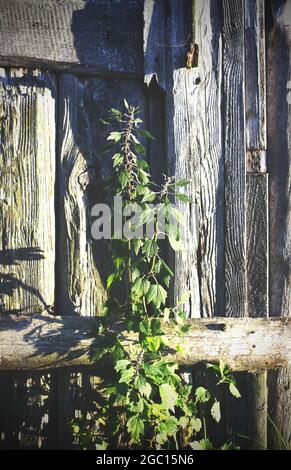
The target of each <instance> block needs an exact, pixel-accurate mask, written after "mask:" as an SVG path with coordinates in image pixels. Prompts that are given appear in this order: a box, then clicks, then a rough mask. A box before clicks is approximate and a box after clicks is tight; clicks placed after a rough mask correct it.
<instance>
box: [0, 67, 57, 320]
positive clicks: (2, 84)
mask: <svg viewBox="0 0 291 470" xmlns="http://www.w3.org/2000/svg"><path fill="white" fill-rule="evenodd" d="M0 93H1V102H0V103H1V104H0V117H1V121H0V126H1V137H0V139H1V158H0V208H1V219H0V233H1V237H0V270H1V274H0V311H1V310H2V311H7V310H8V311H18V312H25V313H28V312H36V311H39V312H41V311H43V310H46V309H48V308H51V307H52V306H53V304H54V291H55V275H54V266H55V208H54V204H55V195H54V187H55V132H56V121H55V104H56V83H55V78H54V76H53V75H51V74H48V73H42V72H40V71H38V70H35V71H33V72H32V71H30V72H25V71H23V70H21V69H12V70H10V71H7V72H5V71H3V70H2V74H1V79H0Z"/></svg>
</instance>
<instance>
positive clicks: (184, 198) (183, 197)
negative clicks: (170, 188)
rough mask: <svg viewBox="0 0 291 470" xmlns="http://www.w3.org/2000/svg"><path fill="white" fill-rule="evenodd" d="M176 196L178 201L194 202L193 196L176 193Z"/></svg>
mask: <svg viewBox="0 0 291 470" xmlns="http://www.w3.org/2000/svg"><path fill="white" fill-rule="evenodd" d="M175 197H176V198H177V199H178V201H181V202H193V200H192V198H191V197H189V196H187V195H186V194H181V193H175Z"/></svg>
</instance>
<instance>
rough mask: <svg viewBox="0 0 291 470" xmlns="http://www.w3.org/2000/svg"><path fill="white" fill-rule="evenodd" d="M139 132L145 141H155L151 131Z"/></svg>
mask: <svg viewBox="0 0 291 470" xmlns="http://www.w3.org/2000/svg"><path fill="white" fill-rule="evenodd" d="M137 132H138V134H139V135H140V136H141V137H144V138H145V139H151V140H154V137H153V136H152V134H151V133H150V132H149V131H145V130H142V129H140V130H138V131H137Z"/></svg>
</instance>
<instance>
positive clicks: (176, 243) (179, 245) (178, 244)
mask: <svg viewBox="0 0 291 470" xmlns="http://www.w3.org/2000/svg"><path fill="white" fill-rule="evenodd" d="M169 243H170V245H171V247H172V248H173V250H174V251H182V250H183V249H184V244H183V241H182V240H175V238H169Z"/></svg>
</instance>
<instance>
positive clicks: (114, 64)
mask: <svg viewBox="0 0 291 470" xmlns="http://www.w3.org/2000/svg"><path fill="white" fill-rule="evenodd" d="M142 15H143V1H142V0H131V1H130V2H126V1H123V2H120V1H119V0H111V1H101V0H100V1H94V2H87V1H86V0H61V1H58V0H1V2H0V63H1V64H5V65H17V66H19V65H20V66H22V65H24V66H27V65H28V66H31V65H36V64H37V65H38V66H40V65H41V64H43V65H45V66H46V67H47V66H49V67H52V68H54V67H55V68H64V67H69V68H70V69H71V70H78V69H81V70H88V71H95V72H99V73H100V72H101V73H102V72H104V73H108V72H111V73H115V72H117V73H119V74H122V73H126V74H133V75H137V74H138V75H140V76H142V74H143V54H142V41H143V39H142V18H143V16H142ZM133 45H134V47H133ZM72 66H75V67H74V68H73V67H72Z"/></svg>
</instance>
